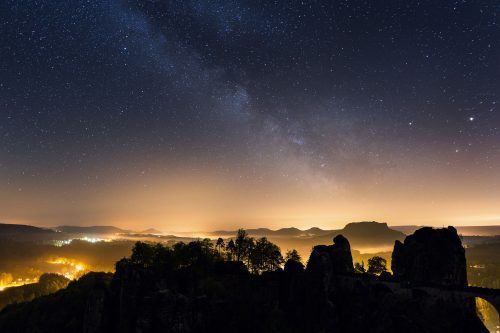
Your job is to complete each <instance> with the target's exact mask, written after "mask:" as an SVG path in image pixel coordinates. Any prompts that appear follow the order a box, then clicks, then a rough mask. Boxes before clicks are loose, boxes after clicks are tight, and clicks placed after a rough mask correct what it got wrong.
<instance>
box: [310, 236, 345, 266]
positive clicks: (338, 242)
mask: <svg viewBox="0 0 500 333" xmlns="http://www.w3.org/2000/svg"><path fill="white" fill-rule="evenodd" d="M333 243H334V244H333V245H318V246H315V247H314V248H313V251H312V253H311V257H310V258H309V261H308V263H307V270H308V271H310V272H324V273H327V274H330V273H331V274H346V273H347V274H349V273H354V266H353V264H352V255H351V246H350V245H349V241H348V240H347V238H345V237H344V236H342V235H337V236H335V238H334V239H333Z"/></svg>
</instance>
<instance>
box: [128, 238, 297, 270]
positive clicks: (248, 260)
mask: <svg viewBox="0 0 500 333" xmlns="http://www.w3.org/2000/svg"><path fill="white" fill-rule="evenodd" d="M288 260H293V261H296V262H301V261H302V258H301V257H300V255H299V253H298V252H297V251H296V250H290V251H288V252H287V253H286V255H285V257H283V255H282V254H281V249H280V248H279V246H278V245H276V244H274V243H272V242H271V241H269V240H268V239H267V238H266V237H261V238H258V239H255V238H253V237H250V236H249V235H248V233H247V232H246V231H245V230H244V229H239V230H238V231H237V233H236V236H235V237H234V239H233V238H230V239H229V240H227V241H225V240H224V239H223V238H218V239H217V241H215V242H213V241H212V240H210V239H209V238H205V239H202V240H196V241H192V242H189V243H184V242H179V243H176V244H174V245H173V246H171V247H168V246H164V245H162V244H159V243H158V244H154V245H152V244H147V243H143V242H137V243H136V244H135V246H134V247H133V249H132V255H131V257H130V261H131V262H132V263H134V264H137V265H141V266H144V267H163V268H165V267H167V268H171V269H176V268H181V267H185V266H191V265H196V266H200V265H208V264H211V263H214V262H217V261H240V262H243V263H244V264H245V266H246V267H247V269H248V270H249V271H251V272H252V273H256V274H259V273H262V272H266V271H274V270H276V269H278V268H280V267H281V266H282V265H283V263H285V262H286V261H288Z"/></svg>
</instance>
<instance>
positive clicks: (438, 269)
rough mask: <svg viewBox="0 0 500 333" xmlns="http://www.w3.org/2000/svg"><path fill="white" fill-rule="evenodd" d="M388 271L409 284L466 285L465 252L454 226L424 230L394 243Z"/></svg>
mask: <svg viewBox="0 0 500 333" xmlns="http://www.w3.org/2000/svg"><path fill="white" fill-rule="evenodd" d="M391 268H392V271H393V274H394V277H395V278H396V279H399V280H401V281H404V282H407V283H409V284H414V285H419V284H420V285H441V286H455V287H465V286H467V272H466V269H467V266H466V262H465V250H464V248H463V247H462V242H461V241H460V238H459V236H458V234H457V230H456V229H455V228H453V227H448V228H443V229H433V228H428V227H426V228H422V229H419V230H417V231H415V233H414V234H413V235H410V236H408V237H406V239H405V240H404V242H403V243H401V242H400V241H396V243H395V245H394V251H393V253H392V265H391Z"/></svg>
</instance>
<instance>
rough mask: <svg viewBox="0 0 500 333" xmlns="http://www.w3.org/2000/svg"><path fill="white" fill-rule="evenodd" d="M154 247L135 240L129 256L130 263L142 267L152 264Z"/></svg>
mask: <svg viewBox="0 0 500 333" xmlns="http://www.w3.org/2000/svg"><path fill="white" fill-rule="evenodd" d="M153 258H154V249H153V247H152V246H151V245H148V244H146V243H143V242H136V243H135V245H134V247H133V248H132V255H131V256H130V261H132V263H134V264H137V265H141V266H143V267H149V266H151V265H152V264H153Z"/></svg>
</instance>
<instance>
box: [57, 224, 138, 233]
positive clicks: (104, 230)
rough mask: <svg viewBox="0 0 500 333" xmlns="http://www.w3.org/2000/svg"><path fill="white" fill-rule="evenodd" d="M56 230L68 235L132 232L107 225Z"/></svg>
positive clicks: (64, 227) (68, 227) (67, 227)
mask: <svg viewBox="0 0 500 333" xmlns="http://www.w3.org/2000/svg"><path fill="white" fill-rule="evenodd" d="M54 230H56V231H58V232H64V233H67V234H122V233H130V232H131V231H130V230H125V229H120V228H117V227H113V226H105V225H97V226H91V227H78V226H59V227H55V228H54Z"/></svg>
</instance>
